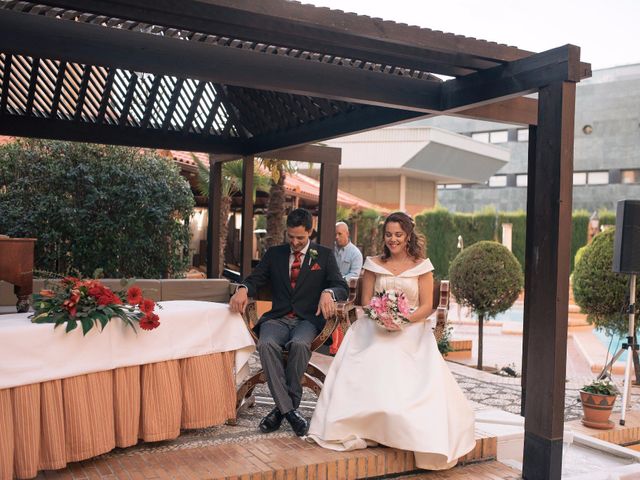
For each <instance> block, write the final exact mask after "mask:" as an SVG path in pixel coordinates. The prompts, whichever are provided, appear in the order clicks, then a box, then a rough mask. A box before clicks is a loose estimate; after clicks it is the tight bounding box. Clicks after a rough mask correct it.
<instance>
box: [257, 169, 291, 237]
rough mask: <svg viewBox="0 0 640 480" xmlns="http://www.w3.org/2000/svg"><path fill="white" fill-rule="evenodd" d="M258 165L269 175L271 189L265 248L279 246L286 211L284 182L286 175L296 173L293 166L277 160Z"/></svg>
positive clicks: (282, 235)
mask: <svg viewBox="0 0 640 480" xmlns="http://www.w3.org/2000/svg"><path fill="white" fill-rule="evenodd" d="M260 165H262V167H263V168H265V169H266V170H268V171H269V172H270V173H271V189H270V190H269V203H268V205H267V234H266V236H265V247H266V248H269V247H273V246H274V245H279V244H280V243H282V241H283V239H284V230H285V227H284V214H285V211H286V205H285V193H284V180H285V178H286V176H287V173H294V172H295V171H296V169H295V167H294V166H293V164H292V163H291V162H289V161H287V160H278V159H277V158H263V159H261V160H260Z"/></svg>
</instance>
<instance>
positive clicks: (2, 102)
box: [0, 55, 13, 115]
mask: <svg viewBox="0 0 640 480" xmlns="http://www.w3.org/2000/svg"><path fill="white" fill-rule="evenodd" d="M12 63H13V55H6V56H5V57H4V72H2V94H1V95H0V115H1V114H3V113H4V112H5V110H6V109H7V101H8V99H9V85H10V79H11V64H12Z"/></svg>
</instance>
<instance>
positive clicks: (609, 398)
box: [580, 379, 619, 430]
mask: <svg viewBox="0 0 640 480" xmlns="http://www.w3.org/2000/svg"><path fill="white" fill-rule="evenodd" d="M618 393H619V392H618V387H616V386H615V384H613V383H612V382H611V380H608V379H604V380H594V381H593V382H591V383H589V384H587V385H585V386H584V387H582V388H581V389H580V400H581V401H582V411H583V413H584V418H583V419H582V423H583V424H584V425H585V426H587V427H590V428H599V429H601V430H607V429H610V428H613V422H612V421H610V420H609V415H611V410H613V404H614V403H615V401H616V397H617V396H618Z"/></svg>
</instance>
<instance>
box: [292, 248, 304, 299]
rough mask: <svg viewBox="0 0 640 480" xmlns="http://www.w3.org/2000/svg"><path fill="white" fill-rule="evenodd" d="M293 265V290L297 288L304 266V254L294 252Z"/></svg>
mask: <svg viewBox="0 0 640 480" xmlns="http://www.w3.org/2000/svg"><path fill="white" fill-rule="evenodd" d="M293 256H294V257H295V258H294V259H293V263H292V264H291V290H293V289H294V288H296V280H298V275H299V274H300V266H301V265H302V252H293Z"/></svg>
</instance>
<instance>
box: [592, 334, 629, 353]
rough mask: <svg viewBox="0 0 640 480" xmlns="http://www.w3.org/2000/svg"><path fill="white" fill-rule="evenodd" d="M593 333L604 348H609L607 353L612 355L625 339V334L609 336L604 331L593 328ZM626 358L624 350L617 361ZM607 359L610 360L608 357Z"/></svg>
mask: <svg viewBox="0 0 640 480" xmlns="http://www.w3.org/2000/svg"><path fill="white" fill-rule="evenodd" d="M593 334H594V335H595V336H596V338H597V339H598V340H600V343H602V344H603V345H604V346H605V348H608V349H609V355H614V354H615V353H616V352H617V351H618V349H620V348H621V347H622V343H623V342H625V341H626V340H627V338H626V336H624V337H621V336H620V335H614V336H613V338H612V337H609V336H608V335H607V334H606V333H605V332H604V331H602V330H600V329H598V328H594V329H593ZM626 359H627V352H626V350H625V352H624V353H623V354H622V355H621V356H620V358H619V359H618V361H625V360H626ZM608 360H611V358H609V359H608Z"/></svg>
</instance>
